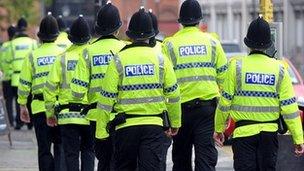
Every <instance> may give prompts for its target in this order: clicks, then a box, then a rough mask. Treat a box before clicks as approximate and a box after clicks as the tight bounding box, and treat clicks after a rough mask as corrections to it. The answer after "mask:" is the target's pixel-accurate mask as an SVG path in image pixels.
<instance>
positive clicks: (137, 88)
mask: <svg viewBox="0 0 304 171" xmlns="http://www.w3.org/2000/svg"><path fill="white" fill-rule="evenodd" d="M113 58H114V59H113V60H112V61H111V62H110V64H109V67H108V70H107V72H106V75H105V78H104V80H103V82H104V84H103V85H102V92H101V96H100V100H99V103H98V108H99V109H102V111H101V112H99V115H107V116H109V115H110V116H111V114H110V113H111V111H112V108H114V111H116V112H117V113H125V114H126V115H128V114H132V115H138V116H139V117H133V118H127V120H126V123H124V124H121V125H118V126H117V127H116V129H121V128H124V127H129V126H135V125H159V126H162V124H163V123H162V119H161V118H160V117H156V116H146V117H145V115H157V114H161V113H162V112H163V111H165V110H167V111H168V115H169V119H170V121H171V127H174V128H178V127H180V126H181V105H180V91H179V86H178V84H177V81H176V76H175V73H174V70H173V66H172V64H171V62H170V61H169V59H168V58H166V57H164V56H163V54H162V53H160V52H159V51H157V50H155V49H154V48H152V47H150V46H149V45H147V44H145V43H135V44H131V45H127V46H126V47H125V48H124V49H123V50H122V51H121V52H119V53H118V54H117V55H115V56H114V57H113ZM113 106H114V107H113ZM109 118H111V117H109ZM104 123H106V121H105V122H104Z"/></svg>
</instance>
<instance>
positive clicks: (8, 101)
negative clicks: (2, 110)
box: [2, 80, 14, 126]
mask: <svg viewBox="0 0 304 171" xmlns="http://www.w3.org/2000/svg"><path fill="white" fill-rule="evenodd" d="M2 86H3V87H2V88H3V96H4V99H5V106H6V111H7V115H8V120H9V123H10V125H11V126H14V115H13V99H14V94H13V89H12V86H11V81H10V80H9V81H3V82H2Z"/></svg>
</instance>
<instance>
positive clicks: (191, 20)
mask: <svg viewBox="0 0 304 171" xmlns="http://www.w3.org/2000/svg"><path fill="white" fill-rule="evenodd" d="M202 18H203V14H202V9H201V6H200V4H199V3H198V2H197V1H196V0H186V1H184V2H183V4H182V6H181V8H180V12H179V19H178V22H179V23H181V24H183V25H191V24H197V23H199V22H200V21H201V20H202Z"/></svg>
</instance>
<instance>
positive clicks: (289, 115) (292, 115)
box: [282, 112, 300, 119]
mask: <svg viewBox="0 0 304 171" xmlns="http://www.w3.org/2000/svg"><path fill="white" fill-rule="evenodd" d="M299 116H300V114H299V112H295V113H290V114H284V115H282V117H283V118H284V119H295V118H297V117H299Z"/></svg>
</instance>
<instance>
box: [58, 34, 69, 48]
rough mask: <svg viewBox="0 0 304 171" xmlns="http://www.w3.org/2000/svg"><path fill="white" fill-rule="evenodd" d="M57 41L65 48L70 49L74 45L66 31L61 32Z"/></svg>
mask: <svg viewBox="0 0 304 171" xmlns="http://www.w3.org/2000/svg"><path fill="white" fill-rule="evenodd" d="M55 43H56V44H57V46H59V47H61V48H63V49H68V48H69V47H70V46H71V45H72V43H71V41H70V40H69V39H68V34H67V33H66V32H64V31H63V32H60V34H59V35H58V37H57V39H56V41H55Z"/></svg>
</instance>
